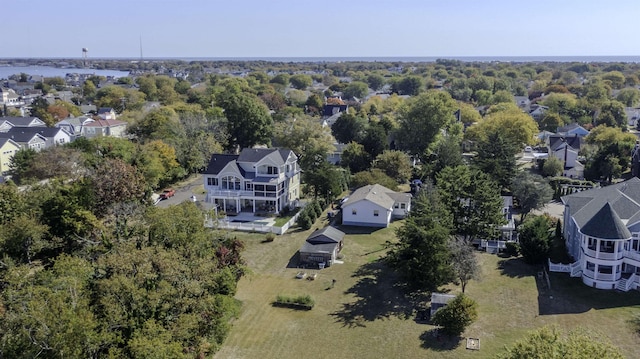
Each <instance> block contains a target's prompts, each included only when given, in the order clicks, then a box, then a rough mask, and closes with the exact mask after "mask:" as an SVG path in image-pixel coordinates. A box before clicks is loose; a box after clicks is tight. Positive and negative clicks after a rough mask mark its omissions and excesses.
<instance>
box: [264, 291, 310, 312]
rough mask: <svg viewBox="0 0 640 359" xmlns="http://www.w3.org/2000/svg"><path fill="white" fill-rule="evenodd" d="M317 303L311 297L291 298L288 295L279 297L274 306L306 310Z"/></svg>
mask: <svg viewBox="0 0 640 359" xmlns="http://www.w3.org/2000/svg"><path fill="white" fill-rule="evenodd" d="M315 304H316V302H315V301H314V300H313V298H311V296H310V295H308V294H306V295H299V296H297V297H291V296H288V295H278V296H277V297H276V300H275V302H274V305H281V306H288V307H304V308H305V309H311V308H313V306H314V305H315Z"/></svg>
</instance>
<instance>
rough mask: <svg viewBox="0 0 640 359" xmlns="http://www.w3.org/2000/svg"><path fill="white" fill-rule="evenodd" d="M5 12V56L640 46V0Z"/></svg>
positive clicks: (551, 51)
mask: <svg viewBox="0 0 640 359" xmlns="http://www.w3.org/2000/svg"><path fill="white" fill-rule="evenodd" d="M1 12H2V29H3V30H4V36H2V38H1V40H0V58H10V57H19V58H32V57H37V58H48V57H64V58H76V57H77V58H80V57H81V56H82V48H83V47H84V48H87V49H88V50H89V52H88V56H89V57H90V58H109V57H116V58H139V57H140V48H142V54H143V57H145V58H165V57H175V58H199V57H225V58H228V57H232V58H242V57H259V58H267V57H408V56H420V57H422V56H424V57H434V56H435V57H461V56H636V55H640V48H639V47H638V45H637V44H638V41H637V38H638V33H639V30H638V29H639V28H640V27H639V26H638V21H637V18H638V15H640V1H637V0H609V1H603V0H532V1H516V0H511V1H506V0H387V1H381V0H342V1H337V0H324V1H308V0H108V1H99V0H55V1H52V0H30V1H6V3H4V4H3V5H2V10H1ZM140 44H142V46H140Z"/></svg>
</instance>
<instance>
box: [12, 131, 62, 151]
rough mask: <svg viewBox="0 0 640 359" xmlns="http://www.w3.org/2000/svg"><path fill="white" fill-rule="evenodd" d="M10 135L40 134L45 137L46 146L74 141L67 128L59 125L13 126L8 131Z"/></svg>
mask: <svg viewBox="0 0 640 359" xmlns="http://www.w3.org/2000/svg"><path fill="white" fill-rule="evenodd" d="M7 134H9V135H15V134H20V135H23V136H24V135H26V136H28V135H30V134H31V135H33V134H40V135H42V137H44V138H45V141H46V143H45V148H49V147H53V146H57V145H64V144H65V143H70V142H72V141H73V139H74V137H73V136H72V135H71V134H70V133H69V132H67V130H65V129H62V128H57V127H13V128H11V129H10V130H9V131H7Z"/></svg>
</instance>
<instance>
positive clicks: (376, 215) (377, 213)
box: [373, 209, 380, 217]
mask: <svg viewBox="0 0 640 359" xmlns="http://www.w3.org/2000/svg"><path fill="white" fill-rule="evenodd" d="M379 215H380V211H378V210H377V209H374V210H373V216H374V217H378V216H379Z"/></svg>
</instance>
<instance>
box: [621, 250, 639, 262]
mask: <svg viewBox="0 0 640 359" xmlns="http://www.w3.org/2000/svg"><path fill="white" fill-rule="evenodd" d="M623 253H624V257H625V258H630V259H633V260H636V261H638V262H640V252H636V251H624V252H623Z"/></svg>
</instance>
